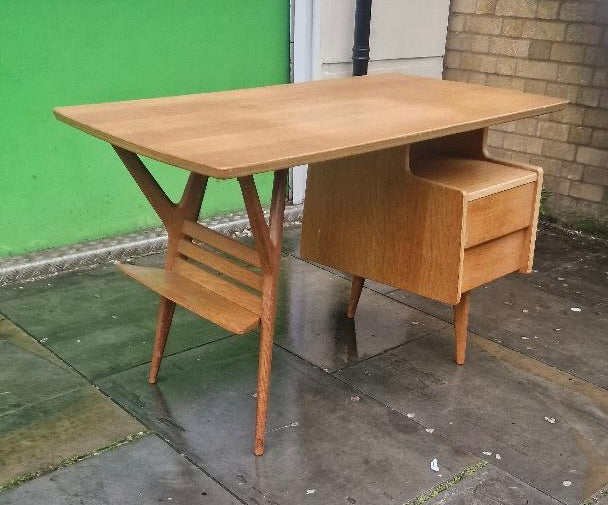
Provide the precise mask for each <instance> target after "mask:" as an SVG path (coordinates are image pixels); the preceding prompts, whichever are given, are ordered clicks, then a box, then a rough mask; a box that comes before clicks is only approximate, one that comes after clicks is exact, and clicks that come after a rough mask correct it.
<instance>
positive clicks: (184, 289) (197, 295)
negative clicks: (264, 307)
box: [118, 265, 260, 334]
mask: <svg viewBox="0 0 608 505" xmlns="http://www.w3.org/2000/svg"><path fill="white" fill-rule="evenodd" d="M118 268H119V269H120V270H122V271H123V272H124V273H126V274H127V275H128V276H130V277H132V278H133V279H135V280H137V281H139V282H141V283H142V284H143V285H144V286H147V287H149V288H150V289H152V290H153V291H156V292H157V293H159V294H160V295H161V296H163V297H165V298H167V299H169V300H172V301H173V302H175V303H177V304H179V305H181V306H182V307H185V308H186V309H188V310H190V311H191V312H194V313H195V314H197V315H199V316H200V317H202V318H204V319H207V320H208V321H211V322H212V323H214V324H217V325H218V326H221V327H222V328H225V329H227V330H228V331H231V332H233V333H238V334H242V333H246V332H248V331H250V330H252V329H253V328H256V327H257V326H258V324H259V322H260V316H259V314H255V313H253V312H251V311H249V310H247V309H245V308H243V307H241V306H239V305H237V304H236V303H234V302H232V301H230V300H228V299H227V298H224V297H223V296H219V295H218V294H217V293H214V292H212V291H209V290H208V289H206V288H204V287H202V286H201V285H199V284H197V283H195V282H193V281H191V280H189V279H187V278H185V277H184V276H183V275H179V274H177V273H175V272H170V271H168V270H164V269H160V268H150V267H140V266H134V265H119V267H118Z"/></svg>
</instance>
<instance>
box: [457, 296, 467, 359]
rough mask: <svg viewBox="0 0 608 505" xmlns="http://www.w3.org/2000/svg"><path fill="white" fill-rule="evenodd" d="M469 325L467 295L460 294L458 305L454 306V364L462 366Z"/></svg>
mask: <svg viewBox="0 0 608 505" xmlns="http://www.w3.org/2000/svg"><path fill="white" fill-rule="evenodd" d="M468 323H469V293H468V292H466V293H462V296H461V297H460V303H459V304H458V305H454V332H455V336H456V364H458V365H464V360H465V354H466V350H467V332H468Z"/></svg>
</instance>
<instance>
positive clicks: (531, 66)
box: [515, 60, 557, 81]
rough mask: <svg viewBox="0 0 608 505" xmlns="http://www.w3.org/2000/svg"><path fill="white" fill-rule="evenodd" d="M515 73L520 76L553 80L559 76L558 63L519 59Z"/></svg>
mask: <svg viewBox="0 0 608 505" xmlns="http://www.w3.org/2000/svg"><path fill="white" fill-rule="evenodd" d="M515 73H516V75H518V76H520V77H528V78H530V79H542V80H545V81H553V80H555V79H556V78H557V63H552V62H548V61H528V60H518V61H517V68H516V71H515Z"/></svg>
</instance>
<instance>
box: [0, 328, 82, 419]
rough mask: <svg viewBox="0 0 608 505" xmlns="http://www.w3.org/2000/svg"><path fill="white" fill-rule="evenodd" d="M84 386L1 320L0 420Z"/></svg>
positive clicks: (29, 339)
mask: <svg viewBox="0 0 608 505" xmlns="http://www.w3.org/2000/svg"><path fill="white" fill-rule="evenodd" d="M84 384H85V381H84V380H83V379H82V378H81V377H79V376H78V374H76V373H75V372H74V371H72V370H70V369H69V368H68V367H67V366H66V365H65V364H64V363H62V362H61V360H59V359H57V357H56V356H54V355H53V354H52V353H50V352H49V351H48V350H47V349H45V348H44V347H43V346H41V345H40V344H39V343H38V342H36V340H34V339H33V338H32V337H30V336H29V335H27V334H26V333H24V332H23V331H22V330H21V329H20V328H18V327H17V326H15V325H14V324H13V323H12V322H10V321H9V320H7V319H4V320H0V417H1V416H2V415H4V414H7V413H9V412H12V411H14V410H17V409H20V408H22V407H25V406H27V405H31V404H34V403H37V402H40V401H42V400H46V399H49V398H52V397H54V396H56V395H59V394H61V393H64V392H66V391H71V390H74V389H76V388H79V387H81V386H82V385H84Z"/></svg>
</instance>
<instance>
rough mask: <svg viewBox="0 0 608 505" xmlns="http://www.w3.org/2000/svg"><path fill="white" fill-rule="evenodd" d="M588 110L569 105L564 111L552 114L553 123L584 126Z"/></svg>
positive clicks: (579, 106)
mask: <svg viewBox="0 0 608 505" xmlns="http://www.w3.org/2000/svg"><path fill="white" fill-rule="evenodd" d="M585 111H586V108H585V107H583V106H581V105H572V104H570V105H568V106H566V108H565V109H564V110H561V111H559V112H554V113H553V114H551V119H552V120H553V121H558V122H559V123H568V124H574V125H577V126H580V125H582V124H583V117H584V116H585Z"/></svg>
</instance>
